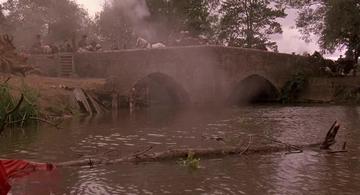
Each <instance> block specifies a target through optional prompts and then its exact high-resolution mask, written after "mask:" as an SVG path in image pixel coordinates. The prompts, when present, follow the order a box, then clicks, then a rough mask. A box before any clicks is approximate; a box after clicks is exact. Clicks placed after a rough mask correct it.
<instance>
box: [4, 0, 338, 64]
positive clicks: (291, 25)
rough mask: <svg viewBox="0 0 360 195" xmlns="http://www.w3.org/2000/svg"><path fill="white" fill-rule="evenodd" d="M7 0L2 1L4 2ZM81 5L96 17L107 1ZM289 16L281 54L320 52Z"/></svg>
mask: <svg viewBox="0 0 360 195" xmlns="http://www.w3.org/2000/svg"><path fill="white" fill-rule="evenodd" d="M3 1H5V0H0V2H3ZM76 2H78V3H79V4H80V5H82V6H83V8H85V9H86V10H87V11H88V12H89V14H90V15H91V16H92V17H94V16H95V14H96V13H97V12H99V11H101V9H102V7H103V4H104V2H105V0H76ZM287 14H288V16H287V17H286V18H285V19H281V20H279V21H280V23H281V24H282V25H283V33H282V34H278V35H275V36H272V39H273V40H274V41H276V42H277V44H278V47H279V52H281V53H292V52H295V53H296V54H302V53H304V52H308V53H310V54H312V53H313V52H314V51H315V50H319V47H318V45H317V43H316V41H317V37H313V41H312V42H310V43H306V42H305V41H304V40H301V35H300V33H299V32H298V30H297V29H296V28H295V20H296V16H297V14H296V10H291V9H290V10H287ZM341 53H342V52H340V51H338V52H336V53H334V54H331V55H326V56H327V57H329V58H333V59H337V58H338V57H339V55H340V54H341Z"/></svg>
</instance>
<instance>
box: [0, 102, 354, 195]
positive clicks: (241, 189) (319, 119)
mask: <svg viewBox="0 0 360 195" xmlns="http://www.w3.org/2000/svg"><path fill="white" fill-rule="evenodd" d="M359 110H360V109H359V108H354V107H341V106H331V107H325V106H324V107H319V106H317V107H311V106H307V107H303V106H296V107H281V106H251V107H243V108H231V109H215V110H212V109H197V110H173V109H166V108H159V109H157V110H151V109H150V110H145V111H137V112H135V115H132V116H130V115H129V114H128V113H126V112H120V113H117V114H116V115H109V116H103V117H96V118H81V119H79V120H69V121H66V122H65V124H64V129H62V130H56V129H52V128H49V127H46V126H43V127H41V128H39V129H31V128H30V129H26V130H25V131H8V132H7V133H6V135H5V136H3V137H2V138H0V141H1V142H0V146H1V148H0V151H1V153H2V154H3V155H2V156H3V157H4V158H5V157H6V158H25V159H30V160H37V161H51V162H53V161H55V162H60V161H67V160H76V159H84V158H89V157H90V158H91V157H108V158H116V157H119V156H124V155H128V154H131V153H133V152H135V151H138V150H142V149H143V148H146V147H147V146H149V145H155V149H154V151H162V150H166V149H168V148H182V147H210V146H211V147H222V146H224V143H219V142H217V141H214V140H207V139H204V137H209V136H220V137H224V138H225V139H226V140H230V139H232V138H234V137H238V136H240V137H242V136H247V135H248V134H267V135H269V136H272V137H274V138H276V139H279V140H282V141H285V142H291V143H296V144H304V143H313V142H318V141H319V139H322V138H323V135H324V134H325V133H326V131H327V130H328V128H329V126H330V125H331V123H332V122H333V121H334V120H338V121H340V122H341V123H342V128H341V131H340V132H339V138H338V141H339V143H338V145H336V146H335V147H341V145H342V143H343V142H344V141H347V143H348V150H349V152H348V153H342V154H337V155H329V154H325V153H322V152H319V151H305V152H304V153H301V154H291V155H284V154H282V153H276V154H271V155H262V156H261V155H253V156H242V157H231V158H225V159H209V160H205V159H202V160H201V166H202V167H203V168H201V169H200V170H197V171H195V172H193V171H189V170H188V169H187V168H186V167H182V166H179V165H178V164H177V163H176V162H175V161H169V162H160V163H145V164H137V165H134V164H121V165H111V166H102V167H96V168H89V167H79V168H65V169H60V170H57V173H55V174H54V175H52V174H50V175H41V174H44V173H39V174H40V175H39V174H35V175H31V176H30V177H27V178H24V179H21V180H17V181H15V184H14V185H15V186H16V187H15V188H14V190H13V194H30V195H31V194H49V193H47V192H51V193H53V194H64V193H66V194H167V193H169V194H304V193H306V194H329V192H331V193H333V194H356V192H357V191H358V190H360V167H359V159H360V143H359V140H358V137H359V136H360V129H359V128H360V124H359V123H360V120H359V119H360V118H359ZM225 144H232V143H225ZM43 185H46V186H47V187H46V188H43ZM41 190H43V191H41ZM44 190H45V191H44ZM40 191H41V192H40Z"/></svg>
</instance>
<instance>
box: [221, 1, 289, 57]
mask: <svg viewBox="0 0 360 195" xmlns="http://www.w3.org/2000/svg"><path fill="white" fill-rule="evenodd" d="M220 13H221V15H222V16H221V21H220V29H219V30H220V32H219V39H220V40H221V41H222V43H223V44H226V45H229V46H236V47H245V48H258V49H264V50H265V49H272V50H274V51H277V45H276V43H275V42H272V41H270V38H269V36H270V35H272V34H276V33H282V29H281V25H280V23H279V22H278V21H277V19H278V18H284V17H285V16H286V14H285V7H284V6H282V4H280V3H278V2H277V1H275V0H273V1H271V0H227V1H224V2H223V3H222V5H221V9H220Z"/></svg>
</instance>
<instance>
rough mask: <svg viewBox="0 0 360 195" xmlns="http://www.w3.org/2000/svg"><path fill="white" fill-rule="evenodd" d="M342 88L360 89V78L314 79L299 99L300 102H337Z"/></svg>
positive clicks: (310, 80) (311, 79)
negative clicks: (338, 91) (338, 92)
mask: <svg viewBox="0 0 360 195" xmlns="http://www.w3.org/2000/svg"><path fill="white" fill-rule="evenodd" d="M340 88H347V89H356V88H357V89H360V77H314V78H310V79H309V84H308V85H307V87H306V88H305V89H304V91H303V93H302V94H301V96H300V97H299V101H300V102H335V103H336V102H337V101H338V99H337V97H336V95H339V96H341V95H343V94H336V93H337V90H339V89H340ZM349 103H350V102H349Z"/></svg>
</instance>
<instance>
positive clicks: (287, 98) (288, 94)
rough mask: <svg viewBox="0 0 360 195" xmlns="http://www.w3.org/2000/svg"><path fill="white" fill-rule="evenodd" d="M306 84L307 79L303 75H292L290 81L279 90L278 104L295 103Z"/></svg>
mask: <svg viewBox="0 0 360 195" xmlns="http://www.w3.org/2000/svg"><path fill="white" fill-rule="evenodd" d="M306 84H307V78H306V76H305V74H304V73H297V74H295V75H293V77H292V79H291V80H289V81H287V82H286V83H285V86H284V87H283V88H282V89H281V95H280V102H282V103H291V102H293V101H295V100H296V99H297V98H298V96H299V95H300V93H301V92H302V91H303V90H304V88H305V87H306Z"/></svg>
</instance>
